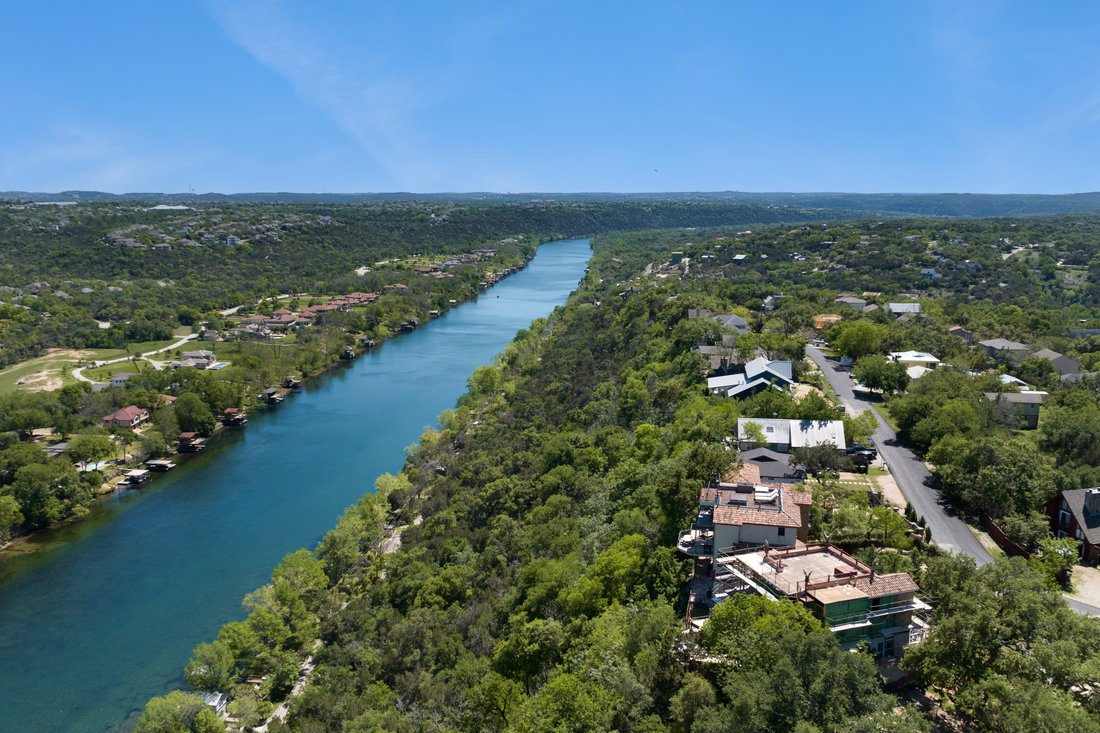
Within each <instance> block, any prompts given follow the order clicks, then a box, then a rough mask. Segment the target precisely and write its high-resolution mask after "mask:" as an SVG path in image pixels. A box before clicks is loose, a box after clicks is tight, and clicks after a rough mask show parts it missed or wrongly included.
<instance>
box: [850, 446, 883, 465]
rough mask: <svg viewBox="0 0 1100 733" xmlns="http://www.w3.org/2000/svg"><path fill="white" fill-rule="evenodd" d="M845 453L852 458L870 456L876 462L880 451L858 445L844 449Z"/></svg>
mask: <svg viewBox="0 0 1100 733" xmlns="http://www.w3.org/2000/svg"><path fill="white" fill-rule="evenodd" d="M844 452H845V453H847V454H848V455H850V456H855V455H864V454H865V455H869V456H870V457H871V460H872V461H873V460H875V459H876V458H878V451H877V450H875V449H874V448H868V447H867V446H865V445H859V444H858V443H857V444H856V445H850V446H848V447H847V448H845V449H844Z"/></svg>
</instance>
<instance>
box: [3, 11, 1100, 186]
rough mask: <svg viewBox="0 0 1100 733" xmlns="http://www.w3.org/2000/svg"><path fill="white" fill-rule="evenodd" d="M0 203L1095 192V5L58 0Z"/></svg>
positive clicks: (17, 38) (20, 85)
mask: <svg viewBox="0 0 1100 733" xmlns="http://www.w3.org/2000/svg"><path fill="white" fill-rule="evenodd" d="M0 48H3V49H4V52H3V55H2V58H3V67H2V71H0V95H2V97H0V98H2V99H3V100H4V105H3V108H4V113H3V114H2V115H0V139H2V140H3V144H0V190H2V189H21V190H36V191H55V190H62V189H69V188H82V189H98V190H105V191H114V192H126V191H171V192H178V191H186V190H188V189H189V187H192V186H193V187H194V189H195V191H197V192H206V191H221V192H240V191H315V192H318V191H323V192H351V191H363V192H366V191H399V190H401V191H420V192H428V191H500V192H507V191H512V192H517V191H713V190H742V191H864V192H873V191H907V192H911V191H969V192H990V193H1001V192H1026V193H1030V192H1039V193H1063V192H1076V191H1095V190H1100V181H1098V176H1100V3H1096V2H1070V1H1068V0H1067V1H1066V2H1057V3H1038V2H1034V0H1028V1H1026V2H979V1H977V0H974V1H970V0H967V1H966V2H955V1H952V2H932V1H930V0H913V1H911V2H902V1H900V0H899V1H894V0H887V1H881V0H865V1H864V2H854V1H851V2H843V1H840V0H838V1H837V2H822V1H821V0H814V1H812V2H784V3H768V2H757V1H755V0H752V1H749V0H743V1H742V0H720V1H717V2H706V1H704V0H699V1H695V2H689V1H685V2H674V1H673V0H666V1H665V2H645V1H644V0H636V1H634V2H629V3H628V2H612V1H611V0H606V1H604V0H586V1H583V2H582V1H577V2H572V1H570V0H561V1H553V0H542V1H535V2H525V1H523V0H507V1H505V0H500V1H499V2H484V1H482V0H453V1H452V2H442V1H439V2H413V1H400V0H394V1H392V2H382V1H380V0H379V1H372V2H367V1H366V0H363V1H354V2H353V1H350V0H349V1H347V2H337V1H335V0H333V1H322V0H314V1H313V2H306V1H305V0H225V1H224V2H223V1H217V0H211V1H210V2H199V1H194V0H173V1H172V2H148V1H145V0H143V1H141V2H138V1H136V0H131V1H127V0H111V1H110V2H88V1H87V0H73V1H66V0H53V1H52V2H42V3H36V2H23V3H18V4H10V5H9V6H8V7H7V8H5V11H4V19H3V21H2V23H0Z"/></svg>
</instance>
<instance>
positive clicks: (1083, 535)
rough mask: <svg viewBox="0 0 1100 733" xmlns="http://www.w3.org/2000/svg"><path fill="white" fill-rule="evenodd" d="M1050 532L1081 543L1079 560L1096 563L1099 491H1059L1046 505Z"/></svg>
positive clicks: (1099, 556) (1099, 534) (1099, 559)
mask: <svg viewBox="0 0 1100 733" xmlns="http://www.w3.org/2000/svg"><path fill="white" fill-rule="evenodd" d="M1047 517H1048V518H1049V519H1050V529H1051V531H1052V532H1054V534H1056V535H1057V536H1058V537H1059V538H1061V537H1073V538H1074V539H1077V540H1080V541H1081V558H1082V559H1083V560H1084V561H1085V562H1087V563H1090V564H1095V563H1096V562H1100V488H1092V489H1072V490H1070V491H1063V492H1062V493H1060V494H1058V495H1057V496H1055V497H1054V498H1053V499H1051V500H1050V501H1048V502H1047Z"/></svg>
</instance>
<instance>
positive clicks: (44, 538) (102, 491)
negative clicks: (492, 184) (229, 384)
mask: <svg viewBox="0 0 1100 733" xmlns="http://www.w3.org/2000/svg"><path fill="white" fill-rule="evenodd" d="M547 241H555V240H546V241H541V240H539V241H538V242H537V243H536V245H535V248H534V250H533V251H532V252H531V253H530V254H529V255H527V256H526V257H525V258H524V260H523V262H522V264H520V265H517V266H514V267H511V268H506V270H507V273H506V274H503V275H500V276H498V277H497V278H496V279H495V280H493V281H492V282H491V284H489V286H488V287H486V288H485V289H478V290H477V291H476V292H474V293H473V294H472V295H471V296H470V297H469V298H467V299H465V300H459V301H457V302H455V303H453V304H448V305H447V306H446V307H444V308H443V309H440V310H439V311H438V312H437V313H438V315H436V316H430V315H428V314H425V318H424V319H423V321H422V323H423V324H424V325H427V324H429V323H430V322H432V321H437V320H439V319H440V318H442V317H443V316H445V315H446V314H447V313H449V312H450V311H452V310H453V309H454V308H456V307H458V306H460V305H464V304H466V303H470V302H473V301H475V300H477V299H478V298H479V297H481V296H482V295H484V294H485V293H488V292H489V291H490V290H492V289H493V287H495V286H496V285H498V284H500V283H501V282H504V281H505V280H507V279H508V278H510V277H511V276H512V275H514V274H517V273H519V272H522V271H523V270H525V269H526V268H527V267H528V266H529V265H530V264H531V261H532V260H533V259H534V258H535V255H536V254H537V252H538V249H539V247H541V246H542V245H543V244H546V243H547ZM422 327H423V326H418V327H417V328H416V329H412V331H415V330H419V328H422ZM412 331H404V330H397V331H393V332H391V333H389V334H387V335H386V336H383V337H382V338H381V339H380V340H378V341H377V342H376V343H375V344H374V346H371V347H366V348H364V347H362V346H359V347H358V348H356V347H354V346H353V347H351V348H353V349H355V356H354V357H353V358H351V359H342V358H340V357H339V356H337V357H336V358H334V359H333V360H332V361H330V362H329V363H328V364H327V365H325V366H323V367H320V368H318V369H315V370H314V371H312V372H310V373H308V374H305V373H303V374H302V380H301V381H302V384H303V388H304V385H305V384H306V383H307V382H312V381H314V380H316V379H318V378H320V377H323V376H326V375H328V374H331V373H332V372H333V370H334V369H337V368H347V367H349V366H351V365H353V364H355V363H356V361H357V360H358V359H359V357H361V356H363V355H364V354H366V353H367V352H368V351H374V350H375V349H378V348H379V347H381V346H382V345H383V344H385V343H386V342H388V341H390V340H391V339H393V338H395V337H399V336H403V335H405V334H407V333H412ZM196 342H198V341H197V339H196ZM278 389H279V394H281V395H283V396H284V397H285V396H286V395H288V394H292V393H294V392H300V391H303V390H300V389H299V390H292V389H287V388H283V387H281V386H280V387H279V388H278ZM277 406H278V405H270V404H267V403H266V402H263V401H259V400H258V401H257V402H256V403H254V404H253V405H252V406H250V407H248V408H245V412H246V414H251V413H253V412H255V413H256V414H258V415H263V414H266V413H267V412H268V411H269V410H271V409H272V408H273V407H277ZM238 429H239V430H246V429H247V428H245V427H243V426H242V427H240V428H238ZM226 432H227V428H226V426H225V425H224V424H223V423H221V422H217V423H215V425H214V429H213V430H212V431H211V433H210V435H209V436H208V440H209V441H211V442H213V441H214V440H215V439H218V438H219V436H222V435H224V434H225V433H226ZM233 432H236V431H233ZM211 444H212V443H211ZM198 455H199V453H181V452H179V451H177V452H175V453H172V454H169V455H168V456H167V457H168V458H171V459H172V460H173V461H178V460H179V458H180V457H181V456H187V457H188V458H187V460H186V461H185V462H184V463H179V462H177V463H176V468H182V467H184V466H186V464H187V463H190V462H191V460H190V456H198ZM144 464H145V461H140V462H137V463H127V464H125V465H124V466H121V467H120V468H122V470H130V469H133V468H136V467H140V466H142V465H144ZM156 484H157V477H153V478H151V479H150V481H149V482H148V483H147V484H145V485H143V486H140V487H136V488H134V487H122V486H117V485H116V486H114V487H110V488H107V486H108V482H106V481H105V482H104V483H103V484H102V485H101V486H100V487H99V488H98V489H96V490H95V491H94V493H95V499H94V501H93V503H92V505H91V506H90V507H88V508H87V510H86V511H84V512H82V513H80V514H74V515H72V516H69V517H66V518H65V519H63V520H61V521H60V522H57V523H55V524H51V525H50V526H48V527H42V528H40V529H37V530H34V531H33V532H28V533H26V534H21V535H18V536H16V537H12V538H11V539H9V540H8V541H7V542H6V543H3V544H0V568H2V567H3V566H4V564H5V563H6V562H7V561H8V560H12V559H15V558H27V557H32V556H34V555H37V554H40V553H43V552H48V551H49V550H51V549H53V547H55V546H56V545H58V544H64V543H65V542H66V540H65V539H64V538H62V537H58V538H56V539H51V537H50V534H51V533H63V532H65V531H66V530H70V529H72V528H74V527H78V526H81V525H83V524H84V522H85V521H86V520H87V519H88V518H89V515H91V514H96V513H99V512H103V511H106V505H107V504H108V503H109V502H110V501H111V500H112V499H116V500H119V501H125V500H126V499H127V498H128V497H129V496H130V495H131V494H137V495H140V494H142V493H145V492H146V491H147V490H148V489H150V488H155V487H156ZM36 541H40V542H41V546H40V547H33V548H26V549H24V548H25V546H26V545H28V544H32V543H35V542H36ZM21 550H22V551H21ZM0 582H3V578H2V577H0Z"/></svg>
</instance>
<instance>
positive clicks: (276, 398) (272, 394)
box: [264, 387, 283, 405]
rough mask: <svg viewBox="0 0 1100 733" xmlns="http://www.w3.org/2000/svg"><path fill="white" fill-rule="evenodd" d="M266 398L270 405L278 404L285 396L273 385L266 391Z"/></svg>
mask: <svg viewBox="0 0 1100 733" xmlns="http://www.w3.org/2000/svg"><path fill="white" fill-rule="evenodd" d="M264 399H265V401H266V402H267V404H269V405H277V404H279V403H280V402H282V401H283V396H282V395H281V394H280V393H279V390H277V389H275V388H274V387H272V388H271V389H269V390H267V392H265V393H264Z"/></svg>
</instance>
